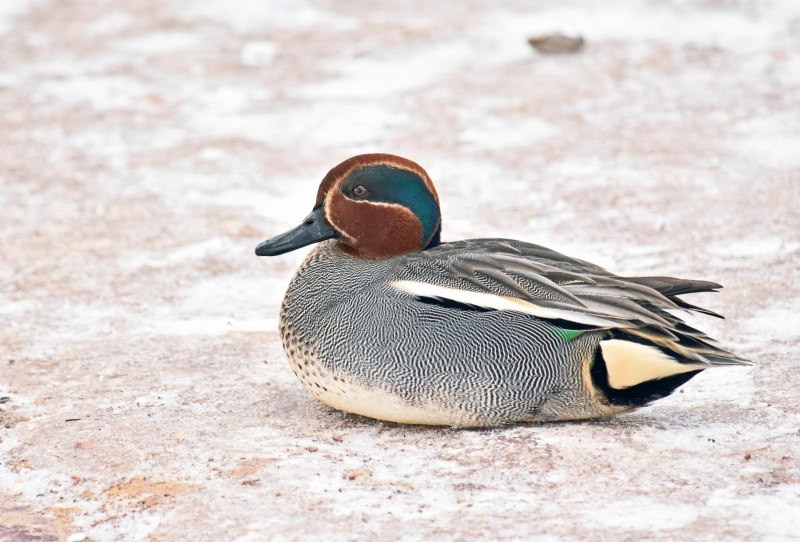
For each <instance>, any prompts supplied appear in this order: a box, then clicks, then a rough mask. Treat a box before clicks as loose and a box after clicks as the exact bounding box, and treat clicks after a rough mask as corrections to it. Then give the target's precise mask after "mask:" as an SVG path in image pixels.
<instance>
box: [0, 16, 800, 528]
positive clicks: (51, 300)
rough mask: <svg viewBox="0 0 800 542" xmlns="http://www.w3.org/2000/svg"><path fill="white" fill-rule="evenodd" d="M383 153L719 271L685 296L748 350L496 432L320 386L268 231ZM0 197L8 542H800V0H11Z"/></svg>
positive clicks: (0, 130)
mask: <svg viewBox="0 0 800 542" xmlns="http://www.w3.org/2000/svg"><path fill="white" fill-rule="evenodd" d="M556 31H560V32H568V33H577V34H581V35H582V36H583V37H584V38H585V39H586V47H585V48H584V50H583V51H581V52H580V53H578V54H575V55H551V56H547V55H542V54H540V53H537V52H536V51H534V50H533V49H531V48H530V47H529V45H528V44H527V42H526V40H527V38H528V37H530V36H532V35H537V34H542V33H549V32H556ZM376 151H383V152H392V153H395V154H400V155H403V156H406V157H408V158H411V159H414V160H415V161H417V162H419V163H420V164H421V165H422V166H423V167H425V168H426V169H427V170H428V172H429V173H430V175H431V177H432V178H433V180H434V182H435V183H436V185H437V187H438V189H439V194H440V197H441V200H442V203H443V212H444V238H445V240H453V239H458V238H464V237H479V236H503V237H512V238H517V239H523V240H528V241H531V242H536V243H539V244H544V245H547V246H550V247H552V248H555V249H557V250H559V251H562V252H566V253H568V254H571V255H574V256H578V257H581V258H584V259H588V260H591V261H595V262H596V263H598V264H601V265H603V266H605V267H607V268H609V269H611V270H613V271H616V272H619V273H629V274H639V275H644V274H671V275H677V276H685V277H692V278H701V279H710V280H715V281H718V282H721V283H723V284H724V285H725V289H724V290H723V291H722V292H721V293H719V294H716V295H702V296H695V297H694V298H693V300H694V301H695V302H698V303H700V304H705V305H707V306H709V308H711V309H713V310H716V311H719V312H721V313H723V314H725V315H726V316H727V317H728V318H727V319H726V320H724V321H716V320H713V319H710V318H704V319H693V322H694V323H695V324H696V325H699V326H701V327H703V328H704V329H705V330H707V331H709V332H711V333H712V335H715V336H716V337H717V338H718V339H720V340H721V342H722V343H723V345H725V346H728V347H729V348H731V349H733V350H734V351H735V352H737V353H738V354H740V355H742V356H745V357H748V358H750V359H752V360H754V361H756V362H757V363H758V366H757V367H755V368H752V369H730V370H718V371H712V372H707V373H705V374H702V375H700V376H699V377H697V378H695V379H694V380H692V381H691V382H690V383H688V384H687V385H686V386H684V388H683V389H682V390H681V391H680V392H679V393H676V394H675V395H674V396H673V397H670V398H668V399H666V400H663V401H660V402H658V403H656V404H655V405H653V406H651V407H649V408H647V409H644V410H641V411H639V412H636V413H633V414H628V415H624V416H620V417H617V418H614V419H611V420H605V421H598V422H585V423H567V424H554V425H540V426H521V427H513V428H507V429H500V430H486V431H454V430H449V429H424V428H414V427H402V426H396V425H391V424H383V423H380V422H375V421H370V420H366V419H363V418H358V417H355V416H348V415H345V414H342V413H339V412H335V411H332V410H330V409H328V408H326V407H324V406H323V405H321V404H319V403H317V402H315V401H314V400H313V399H312V398H311V397H310V396H309V395H307V394H306V393H305V391H304V390H303V389H302V387H301V385H300V384H299V382H297V381H296V379H295V378H294V375H293V374H292V373H291V371H290V369H289V367H288V365H287V363H286V361H285V358H284V356H283V353H282V351H281V347H280V344H279V342H278V338H277V333H276V327H277V322H276V317H277V310H278V305H279V303H280V300H281V297H282V295H283V292H284V290H285V288H286V285H287V283H288V281H289V278H290V276H291V274H292V273H293V271H294V269H295V268H296V266H297V264H298V262H299V261H300V260H301V258H302V257H303V252H304V251H299V252H298V253H292V254H289V255H286V256H284V257H281V258H273V259H264V258H261V259H259V258H256V257H255V256H254V255H253V248H254V246H255V245H256V244H257V243H258V242H260V241H262V240H263V239H265V238H267V237H269V236H271V235H273V234H275V233H277V232H280V231H283V230H285V229H287V228H289V227H291V226H294V225H295V224H296V223H297V222H298V221H299V220H300V219H301V218H302V217H304V216H305V215H306V214H307V212H308V211H309V209H310V207H311V206H312V203H313V200H314V196H315V194H316V188H317V185H318V183H319V181H320V179H321V178H322V176H323V175H324V174H325V173H326V172H327V170H328V169H329V168H331V167H332V166H334V165H336V164H337V163H338V162H340V161H341V160H343V159H345V158H347V157H349V156H351V155H353V154H357V153H362V152H376ZM0 209H2V213H0V253H1V254H2V256H1V257H0V540H14V541H16V540H25V541H27V540H69V541H72V542H76V541H79V540H97V541H101V540H103V541H104V540H125V541H135V540H154V541H156V540H187V539H197V540H241V541H246V540H262V539H265V537H267V536H269V535H271V536H276V537H280V538H293V537H296V538H298V539H308V538H317V539H325V540H329V539H352V538H367V537H378V536H380V537H381V538H395V537H402V538H407V539H420V540H423V539H424V540H428V539H431V538H439V539H476V538H478V539H480V538H483V539H531V538H536V539H537V540H575V539H579V538H580V539H585V540H631V541H640V540H654V539H677V538H682V539H691V540H708V541H717V540H722V539H742V540H800V513H798V510H800V371H798V356H799V355H800V348H799V347H800V4H798V2H797V1H796V0H763V1H756V0H697V1H675V2H665V1H661V2H660V1H655V0H652V1H646V0H641V1H634V0H623V1H620V2H613V3H591V4H590V3H588V2H578V1H577V0H576V1H566V2H565V1H556V0H550V1H545V0H542V1H536V2H534V1H527V2H523V1H516V0H508V1H503V2H499V1H498V2H491V1H479V0H470V1H464V2H458V3H456V2H452V3H444V2H441V3H437V2H423V1H421V0H415V1H414V0H412V1H409V0H404V1H400V0H397V1H394V0H393V1H387V2H380V3H376V2H367V1H366V0H360V1H347V2H346V1H333V0H305V1H304V0H260V1H257V0H236V1H230V0H227V1H222V0H206V1H200V0H197V1H190V0H173V1H169V2H165V1H157V0H137V1H134V2H122V1H118V0H117V1H105V2H96V1H90V0H70V1H56V0H13V1H12V0H6V1H3V2H1V3H0Z"/></svg>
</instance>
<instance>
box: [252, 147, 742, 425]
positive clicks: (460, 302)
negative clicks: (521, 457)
mask: <svg viewBox="0 0 800 542" xmlns="http://www.w3.org/2000/svg"><path fill="white" fill-rule="evenodd" d="M387 157H388V158H387ZM395 158H396V157H392V156H391V155H366V157H356V159H351V161H353V160H356V163H357V164H359V163H361V164H364V163H365V164H366V165H361V166H358V165H357V166H356V167H352V163H351V164H349V170H348V167H343V166H344V165H347V164H348V162H345V163H344V164H342V165H340V166H337V168H339V171H337V168H334V170H332V171H331V173H329V175H328V176H326V179H325V180H323V185H322V187H321V189H320V194H319V195H318V201H317V206H316V207H315V210H314V212H312V214H311V215H309V217H308V218H307V219H306V220H305V221H304V222H303V224H302V225H301V226H300V227H298V228H296V229H295V230H292V231H290V232H287V234H283V235H282V236H278V237H276V238H274V239H271V240H269V241H266V242H265V243H262V245H260V246H259V249H258V250H257V253H259V254H260V255H273V254H277V253H282V252H285V251H286V250H292V249H294V248H296V247H297V246H298V245H300V246H302V244H309V242H319V245H318V246H316V247H315V248H314V249H313V250H312V251H311V252H310V253H309V255H308V256H307V257H306V259H305V260H304V261H303V263H302V264H301V266H300V268H299V269H298V271H297V273H296V274H295V276H294V278H293V279H292V281H291V283H290V285H289V288H288V291H287V293H286V296H285V298H284V301H283V304H282V306H281V313H280V334H281V340H282V342H283V347H284V350H285V351H286V354H287V357H288V359H289V363H290V366H291V368H292V370H293V371H294V372H295V374H296V375H297V377H298V378H299V379H300V381H301V382H302V384H303V385H304V386H305V388H306V389H307V390H308V391H309V392H310V393H311V394H312V395H313V396H314V397H316V398H317V399H319V400H320V401H322V402H323V403H326V404H328V405H330V406H331V407H334V408H337V409H340V410H344V411H347V412H352V413H355V414H360V415H363V416H368V417H371V418H376V419H381V420H387V421H393V422H399V423H409V424H426V425H446V426H455V427H485V426H498V425H503V424H509V423H519V422H542V421H555V420H569V419H584V418H595V417H602V416H607V415H610V414H614V413H617V412H623V411H626V410H631V409H634V408H637V407H640V406H643V405H645V404H648V403H649V402H651V401H653V400H655V399H658V398H661V397H664V396H666V395H669V394H670V393H671V392H672V391H673V390H674V389H676V388H677V387H678V386H680V385H681V384H683V383H684V382H686V381H687V380H689V379H690V378H692V377H693V376H694V375H696V374H697V373H699V372H700V371H702V370H704V369H706V368H709V367H712V366H715V365H737V364H744V363H746V362H745V361H744V360H741V359H740V358H737V357H736V356H734V355H733V354H730V353H728V352H726V351H724V350H722V349H720V348H718V347H716V346H715V345H714V344H713V343H712V341H711V339H709V338H708V337H707V336H705V335H704V334H702V332H699V331H697V330H695V329H693V328H690V327H689V326H686V325H685V324H684V323H683V322H682V321H681V320H680V319H679V318H678V317H677V316H674V315H673V314H672V313H671V312H670V311H672V310H674V309H685V310H699V311H701V312H709V311H705V310H704V309H700V308H698V307H694V306H692V305H689V304H688V303H685V302H683V301H682V300H680V299H679V298H678V297H677V296H678V295H680V294H683V293H690V292H695V291H713V290H715V289H716V288H718V287H719V286H718V285H716V284H714V283H710V282H704V281H687V280H682V279H672V278H667V277H628V278H624V277H618V276H616V275H613V274H611V273H609V272H607V271H605V270H604V269H602V268H600V267H598V266H596V265H593V264H590V263H588V262H584V261H581V260H576V259H573V258H569V257H567V256H564V255H561V254H559V253H557V252H555V251H552V250H550V249H547V248H544V247H540V246H537V245H533V244H529V243H524V242H521V241H512V240H506V239H473V240H467V241H456V242H450V243H440V242H439V231H440V224H439V223H438V220H439V219H438V215H436V222H435V223H434V222H432V221H431V219H430V216H431V215H430V208H431V206H430V202H429V201H422V202H420V201H419V199H420V197H422V196H424V194H423V192H424V190H423V191H422V192H420V190H421V189H420V187H422V188H428V187H430V188H429V191H430V193H431V197H432V198H433V199H434V200H435V203H436V211H437V212H438V199H437V198H436V195H435V191H433V187H432V184H430V181H429V179H427V174H424V171H423V170H421V168H419V166H416V164H413V162H410V161H404V160H403V159H399V158H398V160H400V161H399V162H392V160H393V159H395ZM357 159H360V162H359V161H358V160H357ZM387 161H388V163H389V165H388V166H387ZM408 164H412V165H411V166H409V165H408ZM375 165H377V166H380V169H379V170H378V172H379V173H380V175H370V169H369V168H370V167H375ZM414 166H415V167H416V168H419V170H417V169H415V168H414ZM386 167H389V168H392V167H395V169H398V170H401V171H403V172H409V171H410V172H412V173H415V174H416V175H417V177H418V178H419V180H418V181H415V180H414V179H410V178H409V179H401V181H397V178H398V177H397V176H395V177H391V174H392V171H391V170H387V169H386ZM353 171H356V172H358V173H359V174H360V176H359V175H356V176H355V177H356V181H354V182H355V183H356V184H355V186H353V182H350V181H352V178H353V176H354V175H353ZM387 171H388V175H390V177H388V178H387V177H386V174H387ZM419 171H422V173H419ZM374 172H375V170H373V173H374ZM381 175H383V177H381ZM423 175H424V177H423ZM331 176H333V177H335V178H334V180H333V181H331V180H330V177H331ZM375 178H378V180H375ZM387 179H388V181H387ZM370 181H371V182H370ZM395 181H396V182H397V184H396V186H395V185H392V182H395ZM348 182H349V184H348ZM326 183H327V184H328V185H329V186H328V187H327V189H326V190H325V189H324V188H325V185H326ZM407 183H417V184H416V185H415V186H414V187H413V188H412V189H411V190H407V191H405V192H402V193H401V194H400V195H396V194H394V195H393V194H391V193H390V192H391V190H389V192H387V191H386V190H387V189H386V187H387V186H389V187H390V188H392V187H393V186H394V188H392V189H395V190H396V189H397V188H396V187H397V186H400V187H405V186H406V184H407ZM362 189H363V190H364V193H365V195H364V197H365V198H366V197H367V196H369V195H371V196H373V197H375V198H376V199H375V200H373V201H372V202H370V201H368V200H362V201H358V197H361V196H357V197H354V198H353V201H357V203H359V204H362V205H363V204H365V203H366V204H371V205H372V206H373V207H374V208H372V209H368V211H369V212H368V213H361V215H360V216H356V217H355V218H354V217H353V216H352V215H353V214H358V213H354V212H350V214H348V213H339V214H338V215H337V213H336V209H335V207H336V205H337V204H338V203H337V202H336V198H338V197H340V194H342V193H344V194H346V195H347V194H350V193H352V194H356V195H359V194H360V193H361V191H362ZM331 193H332V194H333V195H331ZM387 193H388V195H387ZM375 194H378V196H379V197H378V196H375ZM420 194H422V196H420ZM398 202H399V203H398ZM348 203H350V202H348ZM342 205H343V204H342ZM393 206H396V207H397V208H394V207H393ZM420 208H421V209H422V210H423V211H422V212H419V213H418V214H417V213H414V211H415V210H418V209H420ZM372 211H375V213H372ZM407 211H411V213H408V212H407ZM359 212H360V211H359ZM387 212H395V216H394V217H392V216H389V217H388V218H387V220H386V221H385V222H384V221H383V220H381V213H387ZM409 216H411V217H412V218H415V219H416V220H417V221H418V222H414V221H413V220H411V219H409V218H408V217H409ZM348 217H350V218H349V222H348ZM364 217H366V218H364ZM376 217H377V218H376ZM359 222H360V223H359ZM365 222H366V224H365ZM387 223H388V224H389V227H384V228H383V229H385V230H387V231H380V230H381V228H382V225H384V224H387ZM370 227H371V228H372V229H374V230H378V231H377V233H376V232H375V231H372V230H371V229H370ZM404 227H405V228H407V229H410V230H413V231H412V233H414V234H415V235H416V236H417V238H416V241H414V242H415V243H417V244H418V245H419V246H418V247H416V249H414V247H413V246H412V249H411V250H408V245H409V242H408V241H407V240H404V237H409V238H414V236H413V235H405V236H404V232H403V231H398V230H402V229H403V228H404ZM353 232H359V235H353ZM370 235H371V236H373V237H375V238H376V239H377V240H376V241H374V240H373V241H374V242H373V246H372V247H370V246H368V245H364V244H362V245H359V243H358V241H359V239H363V238H366V237H367V236H370ZM376 236H377V237H376ZM381 236H382V237H381ZM398 238H400V241H397V242H396V245H397V246H396V247H395V248H393V249H392V250H390V251H387V253H383V254H382V253H381V252H380V247H381V246H383V245H387V244H390V243H389V242H390V241H391V242H395V241H394V240H395V239H398ZM309 240H310V241H309ZM387 240H388V241H387ZM401 245H402V246H401ZM376 247H378V248H376Z"/></svg>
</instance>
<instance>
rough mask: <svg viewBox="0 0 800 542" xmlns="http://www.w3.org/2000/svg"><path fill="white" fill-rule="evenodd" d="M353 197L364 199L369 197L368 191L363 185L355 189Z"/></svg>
mask: <svg viewBox="0 0 800 542" xmlns="http://www.w3.org/2000/svg"><path fill="white" fill-rule="evenodd" d="M353 195H354V196H355V197H357V198H363V197H364V196H366V195H367V189H366V188H364V187H363V186H361V185H358V186H356V187H355V188H353Z"/></svg>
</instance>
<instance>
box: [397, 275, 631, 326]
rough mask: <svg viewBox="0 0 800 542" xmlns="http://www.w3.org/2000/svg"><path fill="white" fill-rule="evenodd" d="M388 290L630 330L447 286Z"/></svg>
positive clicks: (405, 285) (404, 283) (404, 284)
mask: <svg viewBox="0 0 800 542" xmlns="http://www.w3.org/2000/svg"><path fill="white" fill-rule="evenodd" d="M391 286H392V287H393V288H395V289H397V290H400V291H402V292H406V293H408V294H411V295H415V296H419V297H437V298H441V299H449V300H451V301H456V302H458V303H465V304H467V305H474V306H476V307H485V308H488V309H495V310H499V311H516V312H522V313H525V314H530V315H533V316H537V317H539V318H544V319H547V320H567V321H569V322H575V323H576V324H584V325H587V326H597V327H618V328H619V327H629V326H630V324H626V323H624V322H620V321H618V320H615V319H614V320H612V319H610V318H604V317H603V316H602V315H595V314H587V313H585V312H576V311H568V310H562V309H551V308H548V307H542V306H539V305H536V304H535V303H532V302H530V301H525V300H524V299H519V298H517V297H511V296H505V295H496V294H489V293H484V292H473V291H470V290H459V289H457V288H448V287H446V286H437V285H435V284H429V283H426V282H416V281H410V280H399V281H395V282H392V283H391Z"/></svg>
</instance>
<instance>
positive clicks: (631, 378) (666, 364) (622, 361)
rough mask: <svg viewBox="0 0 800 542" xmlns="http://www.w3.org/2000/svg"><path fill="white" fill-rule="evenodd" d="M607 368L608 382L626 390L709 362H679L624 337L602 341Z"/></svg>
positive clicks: (703, 366) (702, 366) (601, 345)
mask: <svg viewBox="0 0 800 542" xmlns="http://www.w3.org/2000/svg"><path fill="white" fill-rule="evenodd" d="M600 349H601V350H602V352H603V360H604V361H605V362H606V370H607V371H608V385H609V386H611V387H612V388H614V389H617V390H624V389H625V388H630V387H631V386H636V385H637V384H641V383H642V382H648V381H650V380H656V379H658V378H664V377H667V376H673V375H677V374H681V373H688V372H690V371H697V370H699V369H707V368H708V365H703V364H695V363H680V362H679V361H678V360H676V359H675V358H672V357H670V356H668V355H667V354H665V353H664V352H662V351H661V350H659V349H658V348H655V347H652V346H648V345H646V344H639V343H635V342H631V341H625V340H622V339H610V340H607V341H600Z"/></svg>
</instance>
